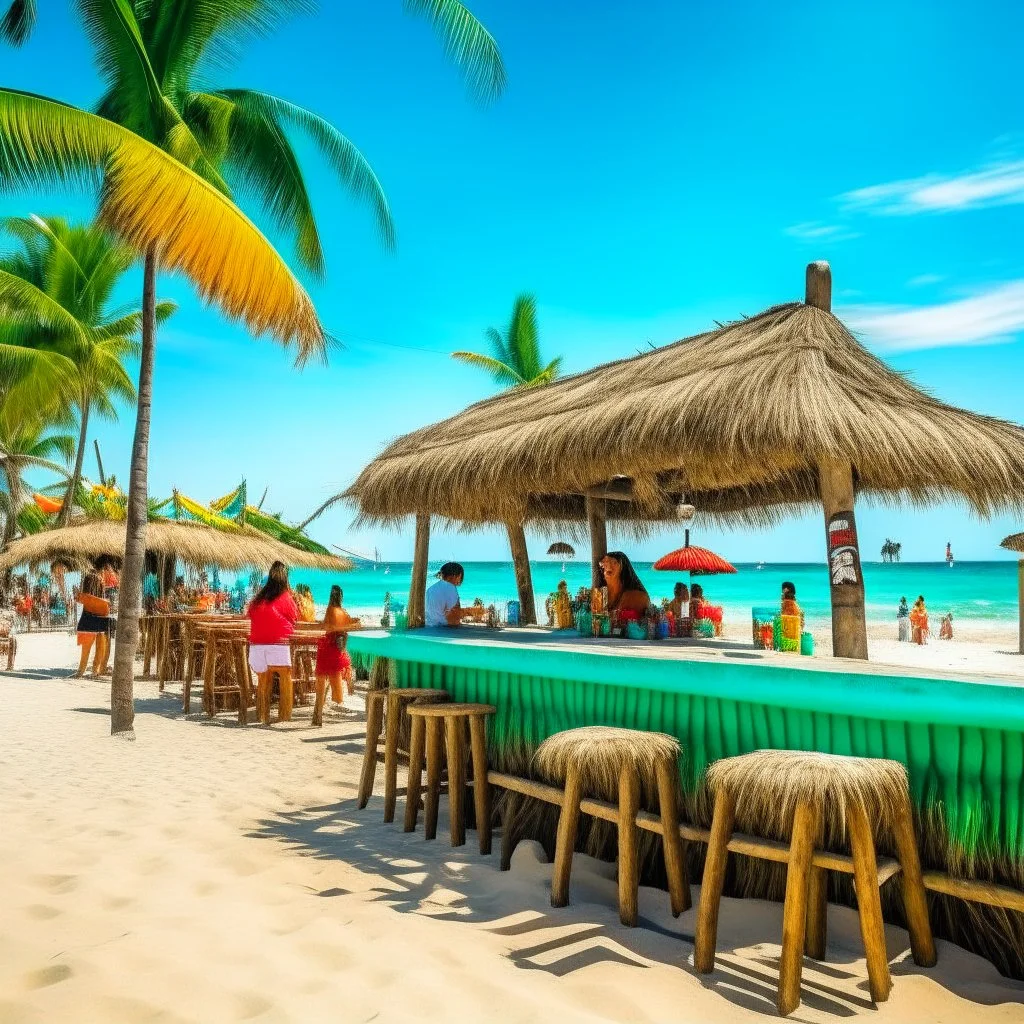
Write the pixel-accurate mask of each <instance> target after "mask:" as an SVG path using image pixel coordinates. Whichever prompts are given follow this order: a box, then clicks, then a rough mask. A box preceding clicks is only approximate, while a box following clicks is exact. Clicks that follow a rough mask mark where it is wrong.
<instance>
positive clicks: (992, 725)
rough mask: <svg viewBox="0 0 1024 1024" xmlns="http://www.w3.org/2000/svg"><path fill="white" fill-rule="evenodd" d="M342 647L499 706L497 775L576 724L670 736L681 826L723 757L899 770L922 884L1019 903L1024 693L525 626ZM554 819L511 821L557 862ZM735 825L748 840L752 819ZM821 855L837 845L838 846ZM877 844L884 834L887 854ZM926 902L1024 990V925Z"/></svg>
mask: <svg viewBox="0 0 1024 1024" xmlns="http://www.w3.org/2000/svg"><path fill="white" fill-rule="evenodd" d="M349 647H350V650H351V652H352V654H353V657H354V658H356V659H357V660H358V661H360V662H363V663H364V664H365V663H367V662H369V661H372V660H374V659H377V658H386V659H388V661H389V662H390V663H391V666H390V667H391V673H390V674H391V681H392V685H395V686H425V687H439V688H444V689H446V690H448V692H449V693H450V694H451V697H452V699H453V700H457V701H470V702H480V703H487V704H493V705H494V706H495V707H496V708H497V709H498V710H497V714H496V715H495V716H494V718H493V720H492V721H491V722H490V724H489V732H490V734H489V737H488V741H489V745H490V747H491V750H492V760H493V762H494V766H495V767H496V768H498V769H499V770H501V771H507V772H515V773H519V774H529V771H530V760H531V758H532V754H533V751H535V750H536V748H537V746H539V744H540V743H541V742H542V741H543V740H544V739H545V738H546V737H548V736H550V735H552V734H553V733H556V732H559V731H561V730H564V729H572V728H576V727H578V726H584V725H612V726H622V727H625V728H631V729H646V730H654V731H658V732H666V733H669V734H671V735H673V736H676V737H678V739H679V741H680V743H681V744H682V745H683V750H684V759H683V762H682V764H681V765H680V778H681V782H682V788H683V794H684V811H685V813H686V814H687V815H688V816H689V818H690V820H691V821H692V822H693V823H695V824H699V825H702V826H704V827H707V826H708V825H709V824H710V801H709V800H708V797H707V793H706V791H705V789H704V785H703V778H704V772H705V770H706V768H707V766H708V765H709V764H710V763H711V762H713V761H715V760H717V759H719V758H722V757H731V756H734V755H737V754H743V753H747V752H749V751H751V750H757V749H763V748H780V749H793V750H819V751H823V752H826V753H833V754H851V755H855V756H859V757H886V758H892V759H895V760H897V761H901V762H902V763H903V764H905V765H906V766H907V770H908V774H909V778H910V791H911V799H912V801H913V803H914V806H915V810H916V813H917V817H918V820H917V826H918V832H919V835H920V837H921V856H922V862H923V864H924V867H925V869H926V870H927V869H934V870H939V871H943V872H948V873H949V874H950V875H952V876H953V877H955V878H966V879H975V880H983V881H987V882H994V883H998V884H1002V885H1008V886H1011V887H1014V888H1016V889H1021V888H1024V688H1022V687H1020V686H1015V685H1009V684H1007V683H1005V682H1004V683H1000V682H995V681H991V682H989V681H985V680H982V679H979V680H975V681H971V680H969V679H965V678H963V677H959V678H958V677H952V676H943V677H938V676H937V675H927V676H926V675H921V674H915V673H912V672H910V671H909V670H903V669H895V668H887V667H884V666H872V665H862V664H860V663H852V662H845V661H839V660H834V659H814V660H810V659H799V658H796V657H792V656H790V657H786V656H781V655H774V654H772V653H771V652H758V651H753V650H751V649H750V648H749V647H746V648H742V647H740V646H738V645H731V644H728V643H722V644H720V645H715V646H714V647H712V648H709V646H708V645H706V644H702V643H697V644H687V643H686V642H676V641H668V642H656V643H629V642H624V641H618V640H603V641H602V640H581V639H577V638H575V637H574V636H572V635H566V634H558V633H550V632H548V631H544V630H536V629H522V630H506V631H504V632H501V633H492V632H484V631H482V630H474V629H465V630H461V631H456V630H437V631H433V630H420V631H416V632H409V633H394V634H388V633H383V632H374V633H362V634H353V635H352V636H351V638H350V639H349ZM556 813H557V812H554V811H552V810H551V809H548V808H538V807H531V808H529V809H528V810H527V809H525V808H523V807H522V806H520V807H519V811H518V817H517V814H516V813H513V814H512V815H511V816H510V817H508V818H506V827H512V828H519V829H520V830H521V831H522V832H524V833H525V834H530V835H531V838H535V839H539V840H541V842H543V843H544V844H545V846H546V847H547V848H548V852H549V854H550V853H551V851H552V849H553V839H554V834H555V820H556V818H555V815H556ZM739 824H740V825H741V827H744V828H747V829H751V830H754V831H758V830H759V829H758V823H757V822H746V823H739ZM590 827H591V830H590V832H589V833H587V834H584V833H583V832H581V840H582V845H583V847H584V848H586V849H588V850H589V851H590V852H593V853H597V854H600V853H604V852H606V851H607V852H609V853H610V854H611V855H613V852H612V851H614V845H613V844H611V843H609V842H608V840H609V838H610V837H609V835H608V832H607V827H606V826H605V825H604V823H602V822H592V823H591V826H590ZM762 831H763V830H762ZM774 838H779V839H784V838H787V837H784V836H775V837H774ZM823 842H824V844H825V845H826V846H827V847H828V848H830V849H835V850H843V849H845V848H846V837H845V836H843V835H841V834H827V835H825V836H824V837H823ZM887 842H888V837H883V848H884V847H885V846H886V844H887ZM652 844H653V840H652ZM691 848H693V847H691ZM890 851H891V847H890V849H889V850H887V851H886V852H890ZM649 853H650V854H651V855H650V856H648V857H647V858H646V864H647V865H648V866H649V867H650V869H651V870H650V872H649V874H648V880H649V881H654V882H657V881H658V880H659V879H658V872H657V867H656V865H657V862H658V859H659V858H658V857H656V856H654V855H653V854H654V850H653V849H652V850H651V851H649ZM693 856H694V862H693V863H692V864H691V878H692V880H694V881H699V870H700V858H702V857H703V851H702V850H701V849H699V848H696V849H694V855H693ZM833 874H834V873H833ZM783 886H784V872H782V871H781V870H780V869H779V868H778V867H777V866H773V865H766V864H765V863H764V862H757V861H751V860H748V859H746V858H739V862H738V864H737V868H736V871H735V876H734V877H733V878H731V879H730V885H729V888H728V891H730V892H731V893H732V894H734V895H744V896H760V897H765V898H770V899H781V898H782V894H783ZM887 888H888V889H890V890H892V889H893V887H887ZM830 898H831V899H832V900H833V901H837V900H838V901H842V902H847V903H852V902H853V894H852V887H851V886H850V884H849V882H848V880H846V879H843V878H840V877H833V878H832V879H831V880H830ZM929 902H930V909H931V915H932V922H933V926H934V928H935V930H936V934H938V935H943V936H946V937H949V938H951V939H953V940H954V941H956V942H959V943H960V944H962V945H964V946H966V947H967V948H969V949H972V950H974V951H975V952H978V953H980V954H982V955H984V956H986V957H988V958H989V959H990V960H992V961H993V962H994V963H995V964H996V965H997V966H998V967H999V968H1000V970H1002V971H1003V972H1004V973H1008V974H1011V975H1013V976H1015V977H1018V978H1020V977H1024V914H1021V913H1016V912H1013V911H1009V910H1004V909H999V908H995V907H988V906H984V905H981V904H977V903H967V902H966V901H964V900H960V899H956V898H954V897H950V896H944V895H939V894H937V893H932V894H930V901H929ZM886 910H887V917H889V918H890V919H891V920H893V921H896V922H898V923H902V907H901V906H900V905H899V900H898V897H896V896H894V895H893V896H890V902H889V905H888V906H887V907H886Z"/></svg>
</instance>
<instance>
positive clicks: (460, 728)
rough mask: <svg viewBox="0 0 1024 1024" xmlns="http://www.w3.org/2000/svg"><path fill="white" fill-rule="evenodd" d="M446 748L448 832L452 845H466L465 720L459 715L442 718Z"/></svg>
mask: <svg viewBox="0 0 1024 1024" xmlns="http://www.w3.org/2000/svg"><path fill="white" fill-rule="evenodd" d="M443 721H444V735H445V745H446V746H447V748H448V834H449V835H450V837H451V843H452V846H465V845H466V722H465V719H464V718H462V717H461V716H459V715H452V716H451V717H446V718H445V719H444V720H443Z"/></svg>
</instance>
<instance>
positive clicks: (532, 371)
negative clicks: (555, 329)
mask: <svg viewBox="0 0 1024 1024" xmlns="http://www.w3.org/2000/svg"><path fill="white" fill-rule="evenodd" d="M506 344H507V345H508V351H509V357H510V360H509V361H510V362H511V364H512V365H513V366H514V367H515V368H516V370H517V371H518V372H519V375H520V376H521V377H522V378H523V380H525V381H532V380H533V379H534V378H535V377H536V376H537V375H538V374H539V373H540V372H541V367H540V352H539V351H538V345H539V342H538V338H537V301H536V299H534V297H533V296H532V295H527V294H523V295H518V296H517V297H516V301H515V303H514V304H513V306H512V319H511V321H510V322H509V325H508V336H507V341H506Z"/></svg>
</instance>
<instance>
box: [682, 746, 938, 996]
mask: <svg viewBox="0 0 1024 1024" xmlns="http://www.w3.org/2000/svg"><path fill="white" fill-rule="evenodd" d="M708 785H709V786H710V787H711V790H712V792H713V793H714V795H715V811H714V818H713V820H712V823H711V838H710V840H709V843H708V854H707V861H706V862H705V866H704V881H703V884H702V886H701V892H700V906H699V907H698V909H697V929H696V937H695V941H694V966H695V967H696V968H697V970H698V971H700V972H701V973H707V972H709V971H711V970H712V969H713V968H714V966H715V943H716V940H717V934H718V907H719V903H720V901H721V898H722V885H723V882H724V879H725V867H726V860H727V858H728V854H729V850H728V846H729V840H730V838H731V837H732V834H733V825H734V822H735V820H736V818H737V817H738V818H739V819H740V821H742V822H744V823H745V825H747V826H749V824H750V823H751V822H758V821H760V822H764V823H766V827H767V828H768V829H769V830H770V831H772V832H778V833H781V834H786V833H789V835H790V842H789V853H788V857H787V860H786V862H787V865H788V866H787V871H786V899H785V904H784V909H783V918H782V957H781V959H780V962H779V990H778V998H777V1005H778V1009H779V1012H780V1013H782V1014H788V1013H792V1012H793V1010H795V1009H796V1008H797V1007H798V1006H799V1005H800V975H801V968H802V965H803V955H804V951H805V948H806V951H807V954H808V955H809V956H812V957H816V958H818V959H824V956H825V938H826V920H827V903H826V892H827V887H826V885H825V870H826V869H825V868H824V867H821V866H818V865H815V864H814V859H815V847H816V846H820V845H821V843H822V835H823V833H824V831H825V825H826V823H827V824H829V825H830V826H832V827H831V828H829V830H828V831H830V832H835V831H842V830H845V832H846V834H848V835H849V837H850V850H851V854H852V873H853V879H854V886H855V889H856V893H857V911H858V913H859V915H860V931H861V937H862V938H863V940H864V952H865V954H866V958H867V968H868V986H869V989H870V992H871V998H872V999H873V1000H874V1001H875V1002H876V1003H880V1002H883V1001H884V1000H885V999H888V997H889V991H890V989H891V988H892V979H891V977H890V974H889V956H888V953H887V952H886V948H885V925H884V922H883V920H882V903H881V899H880V897H879V886H880V885H881V884H882V883H884V882H885V881H887V879H888V878H889V877H891V874H886V875H884V876H883V875H882V874H881V873H880V872H879V869H878V862H877V858H876V853H875V834H876V832H875V827H877V826H885V827H886V829H887V830H888V831H891V833H892V835H893V837H894V839H895V844H896V855H897V859H898V861H899V868H900V870H901V872H902V875H903V904H904V908H905V910H906V917H907V930H908V931H909V932H910V946H911V951H912V953H913V956H914V962H915V963H916V964H918V965H920V966H922V967H931V966H932V965H933V964H934V963H935V959H936V956H935V943H934V941H933V939H932V930H931V924H930V922H929V920H928V905H927V903H926V901H925V894H924V882H923V880H922V877H921V862H920V858H919V856H918V851H917V839H916V837H915V835H914V824H913V818H912V814H911V808H910V796H909V793H908V789H907V772H906V769H905V768H904V767H903V765H902V764H900V763H899V762H898V761H889V760H883V759H881V758H869V757H840V756H837V755H834V754H822V753H818V752H816V751H801V750H758V751H755V752H754V753H752V754H744V755H742V756H740V757H730V758H726V759H725V760H722V761H717V762H716V763H715V764H713V765H712V766H711V767H710V768H709V769H708ZM754 855H756V854H754ZM771 859H775V858H774V857H773V858H771ZM842 859H843V858H833V860H834V861H839V860H842ZM840 869H841V868H840Z"/></svg>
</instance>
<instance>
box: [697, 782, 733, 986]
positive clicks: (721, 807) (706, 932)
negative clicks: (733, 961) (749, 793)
mask: <svg viewBox="0 0 1024 1024" xmlns="http://www.w3.org/2000/svg"><path fill="white" fill-rule="evenodd" d="M735 816H736V805H735V802H734V801H733V798H732V796H731V794H729V793H726V792H724V791H722V792H719V793H717V794H716V796H715V813H714V815H713V816H712V819H711V835H710V836H709V838H708V853H707V859H706V860H705V861H704V878H703V881H702V882H701V886H700V903H698V904H697V928H696V931H695V934H694V940H693V966H694V968H695V969H696V970H697V972H698V973H700V974H708V973H710V972H711V971H712V970H714V967H715V946H716V944H717V942H718V910H719V904H720V903H721V902H722V888H723V886H724V885H725V868H726V865H727V863H728V860H729V838H730V836H731V835H732V826H733V821H734V819H735Z"/></svg>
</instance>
